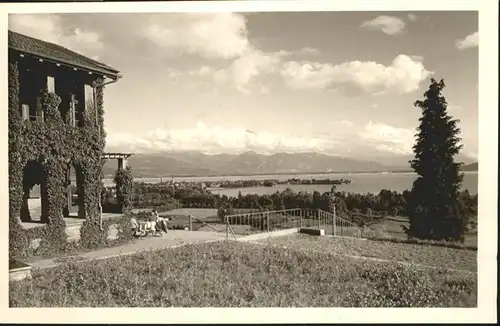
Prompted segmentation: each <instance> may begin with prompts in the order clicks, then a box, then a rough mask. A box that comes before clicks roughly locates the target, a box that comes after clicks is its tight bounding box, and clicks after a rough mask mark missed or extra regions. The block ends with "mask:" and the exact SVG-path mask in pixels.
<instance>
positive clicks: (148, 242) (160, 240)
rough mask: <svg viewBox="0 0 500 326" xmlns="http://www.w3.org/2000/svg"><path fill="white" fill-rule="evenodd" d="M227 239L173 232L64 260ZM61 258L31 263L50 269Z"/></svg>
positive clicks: (213, 233) (113, 255)
mask: <svg viewBox="0 0 500 326" xmlns="http://www.w3.org/2000/svg"><path fill="white" fill-rule="evenodd" d="M223 239H225V234H221V233H217V232H208V231H206V232H189V231H180V230H172V231H169V232H168V233H167V234H164V235H162V236H161V237H148V238H143V239H138V240H135V241H133V242H130V243H127V244H124V245H121V246H118V247H111V248H103V249H99V250H94V251H90V252H86V253H82V254H78V255H74V256H69V257H64V259H72V258H73V259H76V260H81V261H87V260H93V259H106V258H112V257H116V256H120V255H131V254H135V253H137V252H140V251H144V250H156V249H168V248H175V247H180V246H184V245H188V244H194V243H200V242H212V241H219V240H223ZM61 260H62V259H61V258H50V259H38V260H33V261H30V262H29V264H30V265H31V266H33V268H40V269H43V268H50V267H54V266H57V265H59V264H61Z"/></svg>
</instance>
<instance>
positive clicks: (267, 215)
mask: <svg viewBox="0 0 500 326" xmlns="http://www.w3.org/2000/svg"><path fill="white" fill-rule="evenodd" d="M266 221H267V232H269V211H267V212H266Z"/></svg>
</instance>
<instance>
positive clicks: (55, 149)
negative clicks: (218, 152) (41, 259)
mask: <svg viewBox="0 0 500 326" xmlns="http://www.w3.org/2000/svg"><path fill="white" fill-rule="evenodd" d="M101 82H102V79H100V80H97V81H96V83H97V85H99V84H100V83H101ZM19 88H20V82H19V70H18V64H17V62H13V63H10V64H9V112H8V116H9V131H8V137H9V140H8V142H9V217H10V218H9V256H11V257H13V256H25V255H27V252H28V251H29V247H30V241H31V240H33V239H35V238H37V239H41V244H40V246H43V247H47V248H48V251H52V252H53V251H58V250H64V249H65V247H66V243H67V241H66V234H65V222H64V219H63V209H64V208H65V205H66V200H67V194H66V185H67V173H68V169H69V166H70V165H73V166H76V167H78V169H79V173H81V178H82V181H83V185H82V187H83V189H84V191H79V192H80V193H82V192H83V197H84V198H83V206H84V209H85V216H86V218H87V221H88V223H95V222H96V221H97V219H98V217H99V214H100V208H99V197H100V195H101V174H102V167H103V162H102V160H101V156H102V153H103V150H104V145H105V132H104V130H103V128H100V127H99V126H102V125H103V113H104V110H103V87H102V86H97V87H96V88H95V90H96V101H95V103H94V108H93V109H90V110H86V111H85V114H83V117H82V119H83V121H82V125H81V126H79V127H73V126H71V125H70V124H67V123H65V119H64V118H65V117H62V116H61V113H60V111H59V105H60V103H61V99H60V98H59V96H58V95H56V94H54V93H49V92H48V91H47V89H42V90H41V96H40V106H41V110H42V111H43V112H44V121H23V120H22V117H21V114H20V110H19ZM95 110H97V112H96V111H95ZM96 113H97V117H98V119H97V121H96V119H95V118H94V117H95V116H96ZM28 163H34V164H37V165H38V166H40V167H41V169H40V171H41V172H40V174H43V176H40V175H38V177H39V178H41V180H38V181H37V180H35V181H34V182H40V183H41V184H42V185H43V187H42V186H41V191H42V196H41V197H42V219H45V222H47V225H45V226H43V227H37V228H34V229H28V230H25V229H23V228H22V227H21V218H20V217H21V207H22V205H23V202H24V200H23V196H24V198H26V192H27V191H29V189H30V188H31V187H32V186H33V183H34V182H33V180H31V181H30V178H29V177H26V178H23V174H24V169H25V167H26V165H27V164H28ZM23 179H25V180H23ZM35 179H36V178H35ZM125 179H126V178H125ZM126 180H128V179H126ZM126 182H128V181H125V183H126ZM122 192H123V193H126V191H122ZM86 230H88V231H89V232H101V233H103V232H104V231H101V230H100V229H95V228H83V227H82V230H81V232H82V234H81V237H83V238H85V237H86V236H87V235H85V234H84V233H85V232H86ZM49 249H50V250H49Z"/></svg>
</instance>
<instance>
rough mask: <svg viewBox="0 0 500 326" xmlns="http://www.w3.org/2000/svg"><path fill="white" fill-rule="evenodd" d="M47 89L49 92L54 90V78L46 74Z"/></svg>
mask: <svg viewBox="0 0 500 326" xmlns="http://www.w3.org/2000/svg"><path fill="white" fill-rule="evenodd" d="M47 90H48V91H49V93H55V92H56V80H55V78H54V77H52V76H47Z"/></svg>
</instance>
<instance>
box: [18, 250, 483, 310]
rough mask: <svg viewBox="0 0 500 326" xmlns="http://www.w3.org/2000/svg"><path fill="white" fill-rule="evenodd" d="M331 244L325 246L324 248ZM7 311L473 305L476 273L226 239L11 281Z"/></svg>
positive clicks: (67, 267)
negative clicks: (79, 308) (8, 308)
mask: <svg viewBox="0 0 500 326" xmlns="http://www.w3.org/2000/svg"><path fill="white" fill-rule="evenodd" d="M325 244H326V243H325ZM9 303H10V306H11V307H33V306H36V307H40V306H45V307H48V306H50V307H98V306H100V307H116V306H122V307H169V306H176V307H370V306H372V307H381V306H385V307H391V306H406V307H410V306H411V307H417V306H421V307H438V306H441V307H475V306H476V305H477V281H476V277H475V275H473V274H467V273H458V272H451V271H444V270H433V269H422V268H418V267H413V266H404V265H398V264H391V263H381V262H374V261H364V260H359V259H351V258H345V257H341V256H338V255H333V254H331V253H328V252H323V251H320V250H310V251H304V250H293V249H284V248H279V247H275V246H263V245H257V244H252V243H241V242H234V241H228V242H226V241H222V242H216V243H210V244H203V245H189V246H185V247H181V248H175V249H168V250H162V251H154V252H145V253H139V254H136V255H133V256H126V257H118V258H113V259H108V260H101V261H92V262H88V263H76V262H69V263H66V264H65V265H62V266H59V267H55V268H53V269H47V270H42V271H34V273H33V279H32V280H26V281H21V282H18V283H11V284H10V289H9Z"/></svg>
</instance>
